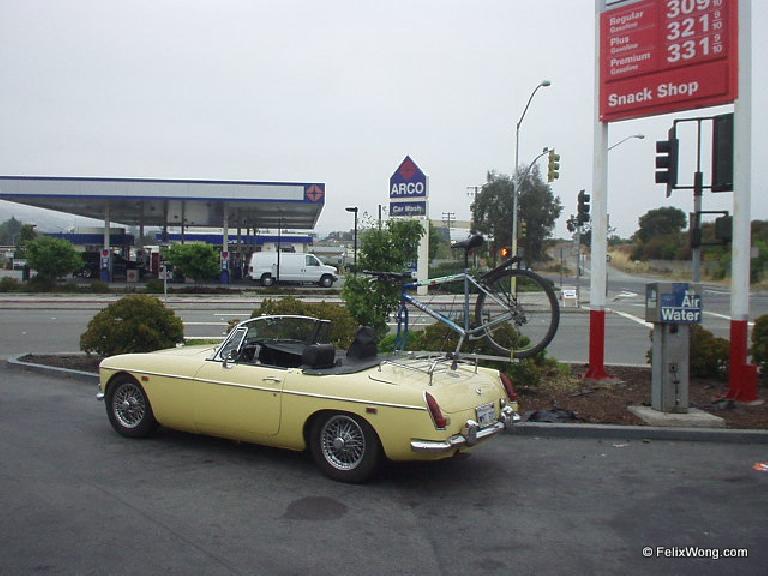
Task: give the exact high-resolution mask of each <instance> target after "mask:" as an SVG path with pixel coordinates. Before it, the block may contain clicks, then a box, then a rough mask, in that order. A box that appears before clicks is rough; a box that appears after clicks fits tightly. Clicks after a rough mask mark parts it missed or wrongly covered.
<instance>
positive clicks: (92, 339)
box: [80, 295, 184, 356]
mask: <svg viewBox="0 0 768 576" xmlns="http://www.w3.org/2000/svg"><path fill="white" fill-rule="evenodd" d="M183 336H184V331H183V327H182V323H181V319H180V318H179V317H177V316H176V314H174V312H173V310H170V309H168V308H166V307H165V306H164V305H163V303H162V302H160V300H158V299H157V298H154V297H152V296H145V295H131V296H126V297H124V298H122V299H120V300H118V301H117V302H114V303H112V304H110V305H109V306H108V307H107V308H105V309H104V310H102V311H101V312H99V313H98V314H96V316H94V317H93V318H92V319H91V321H90V322H89V323H88V327H87V329H86V330H85V332H83V334H82V335H81V336H80V349H81V350H84V351H85V352H86V353H87V354H90V353H91V352H96V353H97V354H99V355H101V356H114V355H115V354H129V353H133V352H150V351H152V350H162V349H164V348H173V347H174V346H175V345H176V343H177V342H182V340H183Z"/></svg>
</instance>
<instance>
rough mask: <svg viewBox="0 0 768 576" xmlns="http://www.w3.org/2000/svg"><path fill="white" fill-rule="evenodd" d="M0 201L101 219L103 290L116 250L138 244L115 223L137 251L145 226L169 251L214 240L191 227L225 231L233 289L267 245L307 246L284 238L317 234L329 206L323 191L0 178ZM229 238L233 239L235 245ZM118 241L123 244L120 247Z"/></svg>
mask: <svg viewBox="0 0 768 576" xmlns="http://www.w3.org/2000/svg"><path fill="white" fill-rule="evenodd" d="M0 199H3V200H9V201H11V202H16V203H19V204H24V205H27V206H36V207H39V208H46V209H49V210H56V211H59V212H65V213H69V214H74V215H77V216H83V217H87V218H96V219H103V221H104V227H103V231H102V234H101V241H100V242H99V245H100V246H101V251H100V256H99V264H98V266H99V271H100V274H99V275H100V278H101V279H102V280H103V281H105V282H109V281H111V280H112V277H113V268H114V261H115V249H116V248H118V251H119V252H123V253H124V251H125V248H126V246H125V244H126V243H128V245H130V243H132V242H133V238H132V237H130V236H128V235H126V234H124V231H121V230H115V229H111V226H112V224H113V223H119V224H123V225H128V226H137V227H138V229H139V234H138V237H137V241H138V242H139V243H140V242H141V238H143V237H144V229H145V227H147V226H158V227H161V228H162V229H163V234H162V240H163V241H164V243H167V242H168V241H170V240H176V239H178V240H179V241H182V242H183V241H184V239H185V238H186V239H189V240H197V239H198V238H199V239H201V240H203V241H209V242H211V241H212V240H214V239H213V238H210V237H209V236H210V234H206V235H198V234H189V233H188V232H187V234H186V235H185V231H188V229H189V227H194V228H196V229H199V228H210V229H212V231H213V230H216V231H220V232H221V233H220V238H219V241H218V242H215V241H214V242H212V243H217V244H221V246H222V252H221V282H222V283H229V282H230V270H231V263H232V262H235V261H242V260H243V259H244V258H245V259H247V258H248V257H249V256H250V253H251V252H253V251H258V250H261V249H262V248H263V247H264V245H265V243H266V242H274V243H275V246H280V247H281V248H284V246H285V245H286V244H287V243H293V244H295V243H297V242H298V243H309V241H310V240H311V237H309V235H307V236H301V235H298V236H297V235H295V234H294V235H291V236H282V235H281V234H280V231H281V230H283V229H290V230H312V229H313V228H314V227H315V225H316V224H317V220H318V218H319V217H320V213H321V211H322V209H323V206H324V205H325V184H324V183H320V182H310V183H306V182H250V181H230V180H186V179H185V180H180V179H179V180H161V179H146V178H68V177H39V176H0ZM169 227H176V228H178V229H180V230H181V233H180V234H178V235H169V234H168V232H167V231H168V228H169ZM257 229H262V230H263V229H275V230H277V231H278V234H277V235H273V236H274V238H273V237H269V236H268V237H263V236H251V235H250V231H251V230H257ZM243 230H245V232H246V234H245V236H243V235H242V231H243ZM88 232H94V231H93V230H88ZM110 232H111V234H110ZM231 232H236V235H235V236H234V237H233V235H232V234H231ZM121 233H122V234H121ZM74 236H77V235H74ZM86 236H89V237H90V238H88V241H89V242H90V241H93V240H94V239H93V238H92V234H87V235H86ZM64 237H66V236H64ZM119 238H122V240H120V241H119V242H118V244H117V245H116V241H118V240H119ZM244 238H245V240H244ZM68 239H69V238H68ZM96 239H98V236H97V238H96ZM75 240H77V239H76V238H75ZM80 240H82V239H80ZM135 248H136V249H137V253H139V252H140V253H142V254H143V252H144V246H141V245H136V246H135Z"/></svg>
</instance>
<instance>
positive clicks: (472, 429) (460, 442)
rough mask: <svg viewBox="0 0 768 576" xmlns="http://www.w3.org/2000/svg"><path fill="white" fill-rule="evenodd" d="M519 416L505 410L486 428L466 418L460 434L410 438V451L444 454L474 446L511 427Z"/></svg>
mask: <svg viewBox="0 0 768 576" xmlns="http://www.w3.org/2000/svg"><path fill="white" fill-rule="evenodd" d="M519 420H520V416H519V415H518V414H517V412H515V411H513V410H505V411H503V412H502V414H501V419H500V420H499V421H498V422H496V423H494V424H493V425H491V426H488V427H487V428H478V426H477V422H475V421H474V420H467V422H466V424H464V427H463V428H462V431H461V434H454V435H453V436H451V437H450V438H448V439H447V440H411V451H412V452H421V453H428V454H446V453H450V452H455V451H456V450H457V449H459V448H464V447H469V446H475V445H476V444H478V443H479V442H482V441H483V440H487V439H488V438H491V437H493V436H495V435H496V434H498V433H499V432H501V431H502V430H504V429H505V428H511V427H512V425H513V424H514V423H515V422H518V421H519Z"/></svg>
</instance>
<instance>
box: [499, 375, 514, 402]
mask: <svg viewBox="0 0 768 576" xmlns="http://www.w3.org/2000/svg"><path fill="white" fill-rule="evenodd" d="M499 376H500V377H501V383H502V384H503V385H504V390H506V391H507V398H509V399H510V400H517V392H515V387H514V386H513V385H512V378H510V377H509V376H507V375H506V374H504V372H500V373H499Z"/></svg>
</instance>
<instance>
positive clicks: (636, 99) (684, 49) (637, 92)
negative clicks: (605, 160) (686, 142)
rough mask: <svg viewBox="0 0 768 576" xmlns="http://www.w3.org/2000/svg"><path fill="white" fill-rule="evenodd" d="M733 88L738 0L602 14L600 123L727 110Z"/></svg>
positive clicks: (662, 0)
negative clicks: (724, 106)
mask: <svg viewBox="0 0 768 576" xmlns="http://www.w3.org/2000/svg"><path fill="white" fill-rule="evenodd" d="M737 88H738V0H647V1H640V2H634V3H620V4H619V5H618V6H617V7H611V8H609V9H608V10H606V11H605V12H603V14H602V15H601V18H600V120H601V121H603V122H612V121H616V120H627V119H630V118H639V117H643V116H653V115H656V114H666V113H669V112H677V111H680V110H691V109H695V108H703V107H706V106H714V105H717V104H727V103H730V102H733V101H734V100H735V99H736V97H737Z"/></svg>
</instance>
